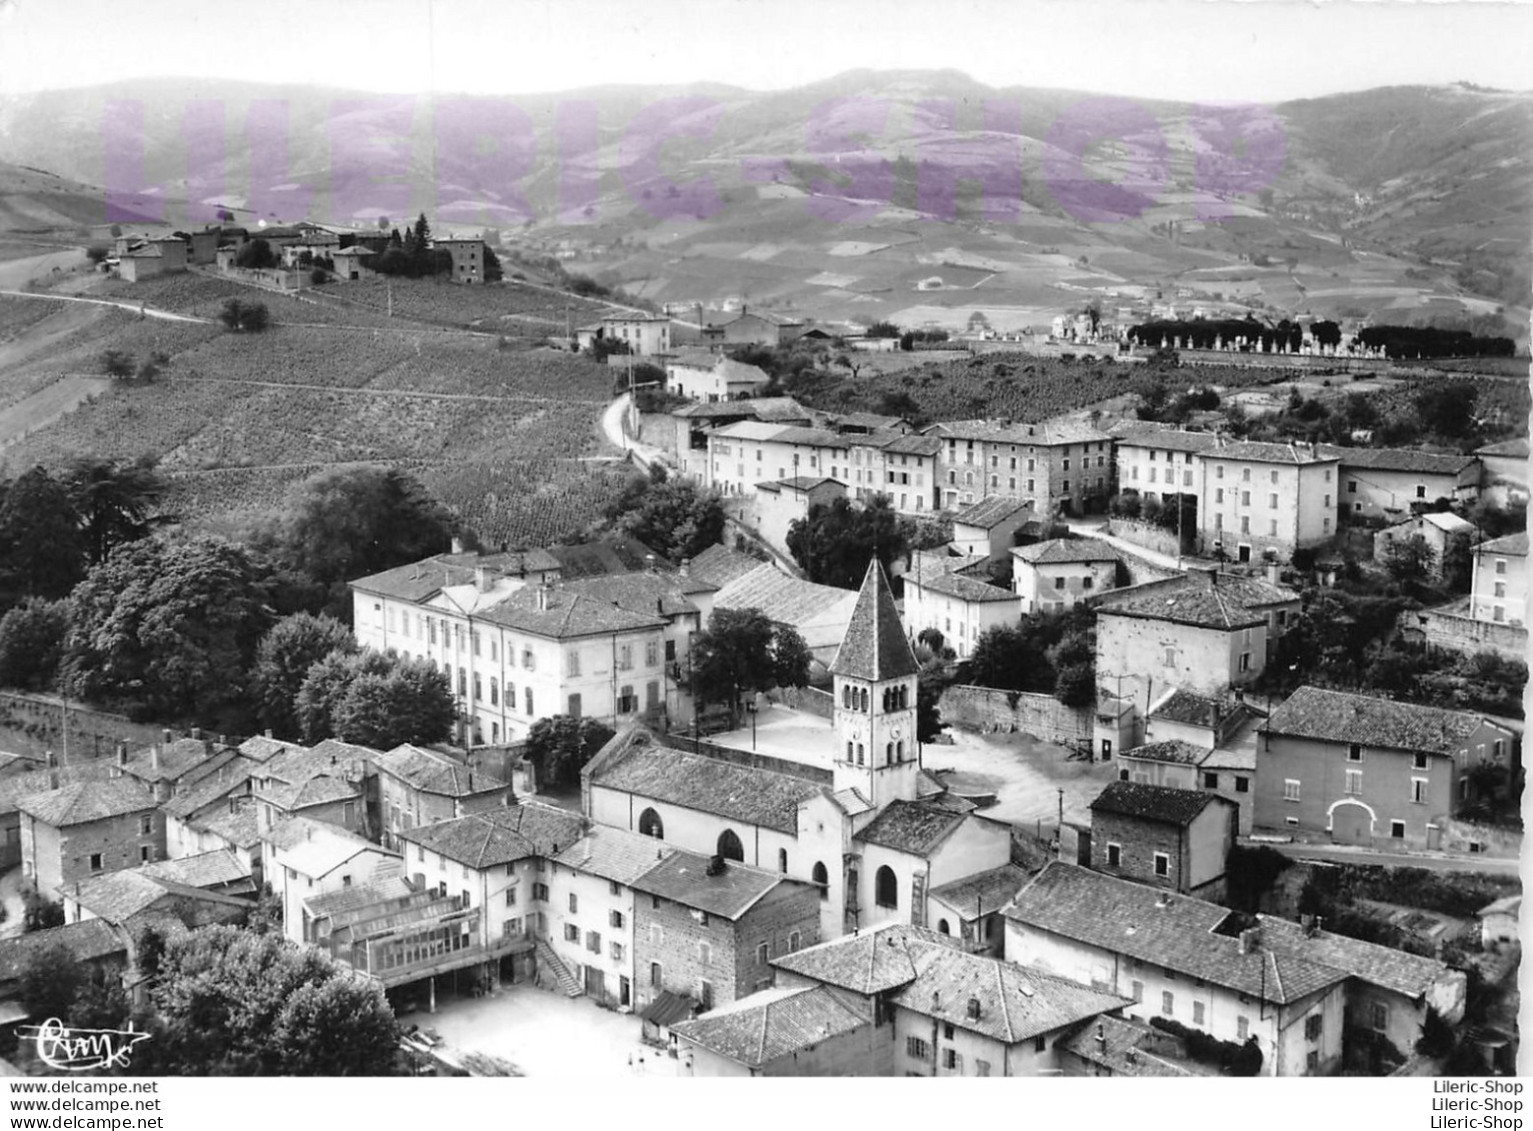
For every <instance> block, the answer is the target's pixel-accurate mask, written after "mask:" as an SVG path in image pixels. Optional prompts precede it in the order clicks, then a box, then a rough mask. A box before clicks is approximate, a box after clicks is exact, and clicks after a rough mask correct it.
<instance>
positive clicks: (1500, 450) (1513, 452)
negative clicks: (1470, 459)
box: [1474, 436, 1528, 459]
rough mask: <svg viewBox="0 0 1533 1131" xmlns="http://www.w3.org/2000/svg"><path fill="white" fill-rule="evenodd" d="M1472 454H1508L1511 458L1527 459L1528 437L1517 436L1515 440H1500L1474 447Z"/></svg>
mask: <svg viewBox="0 0 1533 1131" xmlns="http://www.w3.org/2000/svg"><path fill="white" fill-rule="evenodd" d="M1474 454H1475V455H1477V456H1510V457H1511V458H1513V459H1527V458H1528V438H1527V437H1526V436H1518V437H1517V438H1516V439H1515V440H1502V441H1501V442H1500V443H1497V444H1486V445H1485V446H1484V447H1480V448H1476V449H1475V450H1474Z"/></svg>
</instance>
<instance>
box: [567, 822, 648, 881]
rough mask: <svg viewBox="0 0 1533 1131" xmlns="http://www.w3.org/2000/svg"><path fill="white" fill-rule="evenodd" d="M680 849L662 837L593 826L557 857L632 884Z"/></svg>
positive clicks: (572, 865)
mask: <svg viewBox="0 0 1533 1131" xmlns="http://www.w3.org/2000/svg"><path fill="white" fill-rule="evenodd" d="M676 851H678V850H677V849H675V848H673V847H672V846H671V845H669V844H667V843H666V842H665V841H663V840H656V839H655V838H654V837H652V836H641V835H640V834H638V833H631V832H629V831H628V830H627V829H615V828H612V827H610V826H608V825H592V826H591V827H590V828H589V829H588V830H586V834H585V835H584V836H583V837H581V838H580V839H579V840H577V841H575V842H573V843H572V844H571V845H570V846H569V847H568V848H565V849H563V850H562V851H561V852H560V853H559V855H557V856H555V857H554V860H556V861H557V862H558V863H559V864H561V865H563V866H564V867H566V868H574V869H577V870H578V871H581V872H585V873H586V874H587V875H591V876H600V877H601V878H602V879H604V880H613V881H615V882H617V883H620V884H627V885H629V886H630V887H631V886H633V885H634V882H635V881H636V880H638V879H639V878H640V877H641V876H643V875H644V874H645V873H646V872H648V871H649V870H650V869H651V868H653V867H654V866H655V865H656V864H657V863H660V862H662V861H664V860H665V858H666V857H667V856H670V855H671V854H673V853H675V852H676Z"/></svg>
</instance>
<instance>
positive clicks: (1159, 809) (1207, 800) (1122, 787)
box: [1090, 781, 1224, 827]
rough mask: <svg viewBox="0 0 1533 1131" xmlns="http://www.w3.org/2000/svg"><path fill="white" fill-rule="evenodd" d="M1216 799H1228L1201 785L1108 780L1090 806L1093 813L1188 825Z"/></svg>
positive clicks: (1221, 800)
mask: <svg viewBox="0 0 1533 1131" xmlns="http://www.w3.org/2000/svg"><path fill="white" fill-rule="evenodd" d="M1215 802H1224V799H1223V798H1221V797H1219V796H1218V795H1217V794H1213V793H1208V792H1205V791H1204V790H1201V789H1172V788H1171V787H1169V786H1163V785H1148V784H1146V783H1143V782H1132V781H1115V782H1108V783H1107V786H1106V788H1105V789H1103V790H1102V792H1101V793H1099V794H1097V798H1096V800H1095V801H1093V802H1092V803H1091V806H1090V808H1091V811H1092V812H1093V813H1112V814H1114V815H1115V816H1119V817H1133V818H1135V819H1137V820H1141V821H1156V822H1159V823H1161V824H1167V825H1180V826H1182V827H1186V826H1187V825H1190V824H1192V822H1193V821H1194V820H1195V819H1196V818H1197V816H1198V814H1200V813H1202V812H1203V810H1204V809H1207V808H1208V807H1209V806H1210V805H1212V804H1214V803H1215Z"/></svg>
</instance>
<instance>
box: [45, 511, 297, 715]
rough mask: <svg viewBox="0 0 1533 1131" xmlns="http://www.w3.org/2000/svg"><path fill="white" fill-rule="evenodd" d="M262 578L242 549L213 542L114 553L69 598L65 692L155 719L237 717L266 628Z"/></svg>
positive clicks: (158, 543)
mask: <svg viewBox="0 0 1533 1131" xmlns="http://www.w3.org/2000/svg"><path fill="white" fill-rule="evenodd" d="M269 580H270V579H269V573H268V571H267V570H266V568H265V567H264V566H263V565H261V564H258V563H257V562H256V560H255V559H253V558H252V557H251V554H250V552H249V551H248V550H246V549H245V548H244V547H243V546H240V545H237V544H235V543H232V542H228V541H225V540H223V539H219V538H213V537H198V538H192V539H188V540H186V541H181V542H169V541H167V540H165V539H164V538H145V539H141V540H139V541H137V542H129V543H126V544H125V545H121V546H118V547H117V548H116V549H115V550H113V551H112V552H111V554H110V555H109V556H108V557H107V559H106V560H105V561H104V562H102V563H101V564H100V565H98V566H96V567H94V568H93V569H92V570H91V571H90V573H89V574H88V575H87V576H86V578H85V580H84V581H82V582H80V584H79V585H77V586H76V587H75V590H74V592H73V594H72V595H71V602H72V604H73V607H74V627H75V632H74V636H73V640H72V642H71V647H70V649H69V653H68V658H67V661H66V665H65V672H66V680H67V682H68V683H69V685H70V687H71V690H72V691H73V692H74V693H75V694H77V695H82V696H85V697H90V696H97V695H109V696H118V697H122V698H124V699H127V700H129V701H131V702H133V703H134V704H136V705H137V706H139V707H140V708H141V709H147V710H148V711H151V712H153V713H156V714H160V715H171V716H180V715H195V716H199V717H208V718H210V719H211V718H213V717H214V716H215V714H216V713H217V712H220V711H223V710H226V709H234V710H236V711H242V710H243V708H245V706H246V703H245V698H244V697H245V691H246V688H247V687H248V679H249V672H250V669H251V665H252V662H253V660H254V658H255V651H256V646H257V644H258V643H259V642H260V639H261V637H262V636H263V635H264V634H265V632H266V630H267V629H268V628H269V627H270V625H271V619H272V618H271V611H270V609H269V607H268V605H267V599H268V596H269ZM236 717H237V718H239V717H244V718H246V720H247V721H248V716H244V715H242V714H240V715H237V716H236ZM231 729H238V728H231Z"/></svg>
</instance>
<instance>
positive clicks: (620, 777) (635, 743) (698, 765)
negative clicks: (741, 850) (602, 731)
mask: <svg viewBox="0 0 1533 1131" xmlns="http://www.w3.org/2000/svg"><path fill="white" fill-rule="evenodd" d="M597 759H601V761H600V762H599V764H597V765H596V768H595V769H594V770H593V772H592V773H591V785H592V787H593V788H606V789H617V790H623V791H624V792H627V793H633V794H637V795H638V796H639V797H647V798H653V799H654V800H656V801H664V802H668V803H670V804H672V805H680V806H681V807H683V808H685V809H695V810H697V811H698V812H701V813H712V814H714V815H716V816H720V817H725V818H727V819H729V820H733V821H740V822H743V823H745V824H748V825H760V826H762V827H763V828H770V829H776V830H777V831H779V832H783V833H787V834H789V835H795V834H796V833H797V832H798V810H799V806H800V805H802V804H803V803H804V802H806V801H808V800H809V799H810V798H813V797H818V796H820V795H821V794H822V793H824V792H825V788H824V787H823V786H821V785H818V784H816V783H815V782H813V781H809V780H806V779H804V778H797V777H790V776H789V775H787V774H780V773H775V772H773V771H771V770H761V769H757V768H755V767H754V766H743V765H739V764H737V763H735V762H729V761H724V760H722V759H719V758H709V757H705V756H704V755H701V754H689V753H686V752H685V751H681V750H671V749H669V748H667V747H663V746H660V745H658V744H657V743H656V742H655V741H654V739H653V737H652V736H650V735H648V734H647V733H646V732H644V731H642V730H640V729H638V728H635V729H634V730H633V731H631V732H624V733H621V734H618V735H616V736H615V737H614V738H613V739H612V741H611V742H609V743H608V744H607V745H606V746H605V747H603V748H602V750H601V751H600V752H599V753H598V754H597ZM593 761H594V760H593Z"/></svg>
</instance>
